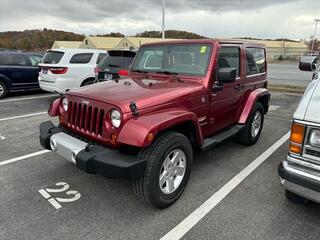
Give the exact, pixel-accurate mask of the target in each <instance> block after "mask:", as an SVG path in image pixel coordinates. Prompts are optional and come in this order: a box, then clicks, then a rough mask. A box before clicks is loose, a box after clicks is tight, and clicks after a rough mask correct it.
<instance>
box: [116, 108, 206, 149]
mask: <svg viewBox="0 0 320 240" xmlns="http://www.w3.org/2000/svg"><path fill="white" fill-rule="evenodd" d="M185 122H192V123H193V127H194V130H195V133H196V136H195V137H196V140H197V142H198V144H202V143H203V137H202V132H201V127H200V124H199V122H198V118H197V116H196V115H195V114H194V113H192V112H189V111H186V110H183V109H172V110H169V111H161V112H157V113H152V114H149V115H144V116H141V117H138V118H132V119H130V120H128V121H127V122H126V123H125V124H124V126H123V127H122V129H121V131H120V133H119V135H118V138H117V142H118V143H121V144H127V145H131V146H136V147H147V146H148V145H150V144H151V142H152V141H151V142H150V141H148V139H147V136H148V134H149V133H152V134H153V135H154V136H156V135H157V134H158V133H160V132H162V131H164V130H166V129H170V128H172V127H174V126H177V125H179V124H182V123H185Z"/></svg>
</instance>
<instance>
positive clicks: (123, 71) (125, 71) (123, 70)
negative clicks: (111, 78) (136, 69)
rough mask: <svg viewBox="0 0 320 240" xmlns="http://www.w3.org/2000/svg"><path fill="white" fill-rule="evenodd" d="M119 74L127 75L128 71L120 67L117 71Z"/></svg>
mask: <svg viewBox="0 0 320 240" xmlns="http://www.w3.org/2000/svg"><path fill="white" fill-rule="evenodd" d="M118 74H119V76H128V74H129V72H128V71H127V70H125V69H120V70H119V71H118Z"/></svg>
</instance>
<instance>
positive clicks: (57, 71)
mask: <svg viewBox="0 0 320 240" xmlns="http://www.w3.org/2000/svg"><path fill="white" fill-rule="evenodd" d="M49 70H50V72H52V73H53V74H65V73H66V72H67V70H68V68H67V67H50V68H49Z"/></svg>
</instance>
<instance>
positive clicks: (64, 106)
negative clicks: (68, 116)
mask: <svg viewBox="0 0 320 240" xmlns="http://www.w3.org/2000/svg"><path fill="white" fill-rule="evenodd" d="M62 107H63V110H65V111H68V99H67V98H63V99H62Z"/></svg>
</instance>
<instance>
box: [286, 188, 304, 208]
mask: <svg viewBox="0 0 320 240" xmlns="http://www.w3.org/2000/svg"><path fill="white" fill-rule="evenodd" d="M286 197H287V199H288V200H290V201H291V202H295V203H298V204H306V203H307V202H308V200H307V199H305V198H304V197H301V196H299V195H298V194H296V193H293V192H291V191H289V190H287V189H286Z"/></svg>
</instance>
